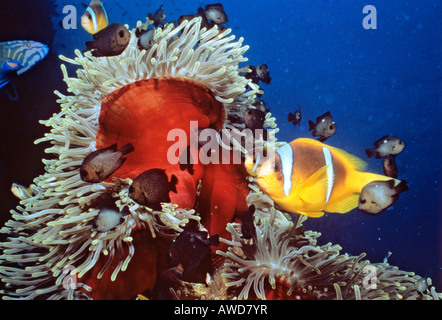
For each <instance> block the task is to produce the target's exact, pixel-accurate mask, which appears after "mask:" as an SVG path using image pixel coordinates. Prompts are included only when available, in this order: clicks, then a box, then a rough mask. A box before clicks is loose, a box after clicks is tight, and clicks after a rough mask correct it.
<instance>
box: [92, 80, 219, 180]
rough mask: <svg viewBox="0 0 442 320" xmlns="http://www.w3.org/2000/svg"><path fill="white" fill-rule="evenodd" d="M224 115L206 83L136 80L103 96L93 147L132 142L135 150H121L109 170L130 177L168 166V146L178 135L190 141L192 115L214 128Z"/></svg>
mask: <svg viewBox="0 0 442 320" xmlns="http://www.w3.org/2000/svg"><path fill="white" fill-rule="evenodd" d="M225 118H226V112H225V109H224V105H223V103H221V102H220V101H218V100H217V99H216V97H215V95H214V94H213V92H212V91H211V90H210V89H209V88H207V87H206V86H204V85H202V84H199V83H197V82H195V81H193V80H190V79H187V78H175V77H161V78H153V79H148V80H139V81H135V82H132V83H130V84H128V85H125V86H123V87H121V88H119V89H117V90H115V91H113V92H112V93H110V94H108V95H107V96H105V97H104V98H103V100H102V103H101V110H100V115H99V119H98V131H97V135H96V148H97V149H100V148H104V147H107V146H109V145H112V144H114V143H117V144H118V146H123V145H125V144H126V143H129V142H130V143H132V144H133V146H134V148H135V151H134V152H132V153H130V154H128V155H126V156H125V157H126V158H127V161H126V162H125V164H124V165H123V166H122V167H120V169H118V170H117V171H116V172H115V174H114V176H116V177H119V178H131V179H133V178H135V177H136V175H138V174H139V173H141V172H143V171H144V170H147V169H150V168H154V167H158V168H164V169H166V168H165V167H168V166H171V165H172V164H171V163H170V161H169V160H170V159H168V150H169V148H170V147H171V146H172V145H173V144H174V143H176V142H177V139H182V138H183V137H185V138H186V143H190V138H191V136H192V132H191V130H192V128H191V122H192V121H194V124H197V126H198V128H212V129H214V130H217V131H218V130H220V129H221V128H222V127H223V124H224V121H225ZM172 130H175V131H172ZM169 134H170V137H169ZM177 135H180V136H179V137H178V136H177ZM171 138H173V139H175V140H173V139H171ZM170 140H173V141H170ZM180 142H181V141H180Z"/></svg>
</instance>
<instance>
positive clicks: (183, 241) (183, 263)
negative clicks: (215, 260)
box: [168, 220, 219, 283]
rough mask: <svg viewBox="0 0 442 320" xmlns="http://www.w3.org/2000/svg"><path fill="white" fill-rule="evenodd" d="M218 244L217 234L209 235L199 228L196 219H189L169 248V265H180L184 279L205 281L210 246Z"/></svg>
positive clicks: (209, 268) (208, 269)
mask: <svg viewBox="0 0 442 320" xmlns="http://www.w3.org/2000/svg"><path fill="white" fill-rule="evenodd" d="M218 245H219V236H218V235H217V234H215V235H213V236H211V237H209V235H208V233H207V232H206V231H202V230H200V229H199V227H198V222H197V221H195V220H190V221H189V223H188V224H187V225H186V227H185V228H184V230H183V231H182V232H181V234H180V235H179V236H178V237H177V238H176V239H175V240H174V241H173V243H172V245H171V246H170V248H169V257H168V264H169V267H171V268H173V267H177V266H180V269H182V279H183V280H184V281H188V282H197V283H206V276H207V273H208V272H210V270H211V265H212V263H211V249H210V247H211V246H218Z"/></svg>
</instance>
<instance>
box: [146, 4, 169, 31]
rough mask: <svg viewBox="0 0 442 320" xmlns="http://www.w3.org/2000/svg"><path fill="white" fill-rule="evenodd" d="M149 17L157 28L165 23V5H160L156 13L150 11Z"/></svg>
mask: <svg viewBox="0 0 442 320" xmlns="http://www.w3.org/2000/svg"><path fill="white" fill-rule="evenodd" d="M147 17H148V18H149V20H152V21H153V25H154V27H155V28H156V27H158V26H160V25H163V24H164V21H165V20H166V17H167V15H166V13H165V12H164V9H163V5H161V6H160V7H159V9H158V10H157V11H155V13H153V14H152V13H148V14H147Z"/></svg>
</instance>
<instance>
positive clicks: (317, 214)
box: [296, 211, 324, 218]
mask: <svg viewBox="0 0 442 320" xmlns="http://www.w3.org/2000/svg"><path fill="white" fill-rule="evenodd" d="M296 213H299V214H302V215H304V216H307V217H309V218H320V217H322V216H323V215H324V212H323V211H305V212H304V211H303V212H301V211H298V212H296Z"/></svg>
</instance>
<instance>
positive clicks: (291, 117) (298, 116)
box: [287, 106, 302, 126]
mask: <svg viewBox="0 0 442 320" xmlns="http://www.w3.org/2000/svg"><path fill="white" fill-rule="evenodd" d="M287 120H288V121H289V122H291V123H292V124H293V125H294V126H296V125H298V126H299V125H300V123H301V120H302V113H301V106H299V107H298V109H296V111H295V112H294V113H291V112H289V114H288V116H287Z"/></svg>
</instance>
